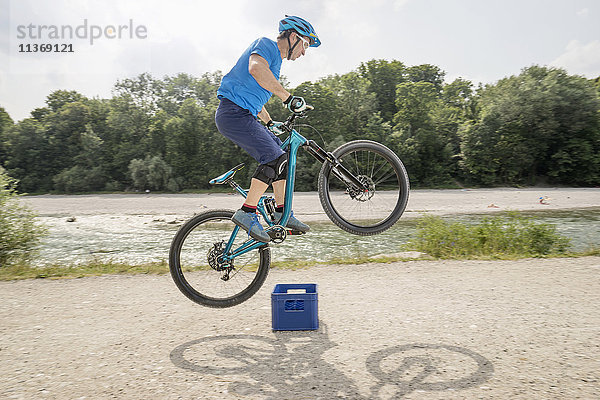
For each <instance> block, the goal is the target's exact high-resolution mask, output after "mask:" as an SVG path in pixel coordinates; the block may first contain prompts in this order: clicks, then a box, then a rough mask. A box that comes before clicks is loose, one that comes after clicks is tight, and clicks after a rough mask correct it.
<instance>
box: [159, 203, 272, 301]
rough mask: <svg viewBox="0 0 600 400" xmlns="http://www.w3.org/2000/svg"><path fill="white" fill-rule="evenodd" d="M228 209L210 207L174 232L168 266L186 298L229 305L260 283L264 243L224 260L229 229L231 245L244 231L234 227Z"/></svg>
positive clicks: (266, 258) (266, 257) (265, 265)
mask: <svg viewBox="0 0 600 400" xmlns="http://www.w3.org/2000/svg"><path fill="white" fill-rule="evenodd" d="M232 215H233V211H231V210H211V211H207V212H204V213H202V214H198V215H196V216H194V217H193V218H191V219H190V220H189V221H187V222H186V223H185V224H184V225H183V226H182V227H181V228H180V229H179V231H178V232H177V234H176V235H175V237H174V238H173V242H172V243H171V249H170V251H169V268H170V270H171V276H172V277H173V280H174V281H175V284H176V285H177V287H178V288H179V290H181V292H182V293H183V294H184V295H186V296H187V297H188V298H189V299H190V300H192V301H194V302H196V303H198V304H201V305H204V306H208V307H215V308H225V307H232V306H235V305H237V304H240V303H242V302H244V301H246V300H248V299H249V298H250V297H252V295H254V294H255V293H256V292H257V291H258V289H260V287H261V286H262V284H263V283H264V281H265V279H266V277H267V274H268V272H269V265H270V263H271V253H270V250H269V247H268V245H264V246H262V247H260V248H258V249H256V250H252V251H249V252H247V253H245V254H243V255H240V256H237V257H235V258H234V259H233V261H232V262H224V261H223V260H222V259H220V257H221V256H222V255H223V254H224V250H225V245H226V244H227V243H228V241H229V239H230V237H231V236H232V232H234V230H235V232H237V233H236V236H235V240H234V244H233V246H232V249H236V248H237V247H239V246H240V245H241V244H242V243H244V242H245V241H246V240H248V234H247V233H246V232H244V231H243V230H241V229H235V228H236V225H235V224H234V223H233V222H231V216H232Z"/></svg>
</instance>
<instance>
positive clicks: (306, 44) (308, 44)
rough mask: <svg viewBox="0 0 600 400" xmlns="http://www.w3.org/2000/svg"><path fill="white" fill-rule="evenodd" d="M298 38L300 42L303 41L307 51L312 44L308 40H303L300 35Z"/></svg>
mask: <svg viewBox="0 0 600 400" xmlns="http://www.w3.org/2000/svg"><path fill="white" fill-rule="evenodd" d="M298 38H300V40H302V45H303V46H304V50H306V49H308V48H309V47H310V42H309V41H308V40H307V39H305V38H303V37H302V36H300V35H298Z"/></svg>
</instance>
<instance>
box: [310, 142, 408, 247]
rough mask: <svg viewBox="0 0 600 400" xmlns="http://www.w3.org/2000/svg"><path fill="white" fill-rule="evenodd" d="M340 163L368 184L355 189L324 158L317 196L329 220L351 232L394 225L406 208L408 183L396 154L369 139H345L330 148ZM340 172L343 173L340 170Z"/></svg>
mask: <svg viewBox="0 0 600 400" xmlns="http://www.w3.org/2000/svg"><path fill="white" fill-rule="evenodd" d="M333 154H334V155H335V156H336V158H337V160H338V161H339V162H340V163H341V165H342V166H343V167H344V168H346V169H347V170H348V171H349V172H350V173H351V174H353V175H354V176H355V177H356V178H357V179H358V180H359V181H361V182H362V183H363V184H366V185H367V186H368V187H369V190H368V191H365V192H357V191H356V190H353V188H352V187H351V185H349V184H347V183H346V182H345V181H344V180H343V179H340V177H339V176H340V173H339V172H338V171H336V167H334V166H332V164H331V163H329V162H325V163H324V164H323V166H322V167H321V172H320V173H319V183H318V188H319V199H320V200H321V205H322V206H323V209H324V210H325V213H326V214H327V216H328V217H329V219H331V221H332V222H333V223H334V224H336V225H337V226H339V227H340V228H342V229H343V230H345V231H347V232H350V233H353V234H355V235H362V236H368V235H375V234H378V233H381V232H383V231H385V230H386V229H389V228H390V227H391V226H392V225H394V224H395V223H396V222H397V221H398V219H399V218H400V216H401V215H402V213H403V212H404V209H405V208H406V204H407V202H408V194H409V191H410V185H409V180H408V175H407V173H406V169H405V168H404V165H403V164H402V161H400V159H399V158H398V156H397V155H396V154H395V153H394V152H393V151H391V150H390V149H388V148H387V147H386V146H384V145H382V144H380V143H377V142H373V141H370V140H356V141H352V142H348V143H346V144H344V145H342V146H340V147H338V148H337V149H336V150H334V151H333ZM341 175H342V176H343V173H341Z"/></svg>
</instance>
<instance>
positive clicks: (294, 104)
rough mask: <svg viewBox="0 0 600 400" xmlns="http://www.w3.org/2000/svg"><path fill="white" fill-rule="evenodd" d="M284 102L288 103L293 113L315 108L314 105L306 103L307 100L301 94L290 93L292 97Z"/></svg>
mask: <svg viewBox="0 0 600 400" xmlns="http://www.w3.org/2000/svg"><path fill="white" fill-rule="evenodd" d="M283 104H284V105H286V106H287V108H288V110H290V111H291V112H293V113H301V112H302V111H306V110H312V109H313V107H312V106H309V105H308V104H306V101H305V100H304V98H302V97H299V96H292V95H291V94H290V97H288V98H287V99H286V100H285V101H284V102H283Z"/></svg>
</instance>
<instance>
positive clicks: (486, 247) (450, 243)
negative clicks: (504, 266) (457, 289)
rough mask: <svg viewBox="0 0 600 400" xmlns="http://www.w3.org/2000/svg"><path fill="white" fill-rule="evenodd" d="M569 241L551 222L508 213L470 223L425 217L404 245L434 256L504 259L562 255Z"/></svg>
mask: <svg viewBox="0 0 600 400" xmlns="http://www.w3.org/2000/svg"><path fill="white" fill-rule="evenodd" d="M569 244H570V239H568V238H565V237H563V236H561V235H560V234H558V233H557V232H556V227H555V226H554V225H550V224H543V223H536V222H534V221H532V220H531V219H530V218H525V217H523V216H520V215H519V214H518V213H508V214H506V215H505V216H498V217H486V218H484V219H483V220H482V221H481V222H480V223H478V224H473V225H470V224H465V223H462V222H448V221H445V220H443V219H442V218H440V217H436V216H431V215H428V216H425V217H423V218H422V219H421V220H420V221H419V223H418V225H417V234H416V239H414V240H412V241H411V242H409V243H408V247H409V248H410V249H412V250H417V251H421V252H424V253H427V254H429V255H430V256H432V257H435V258H467V257H492V258H506V257H537V256H544V255H549V254H564V253H566V252H567V250H568V248H569Z"/></svg>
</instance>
